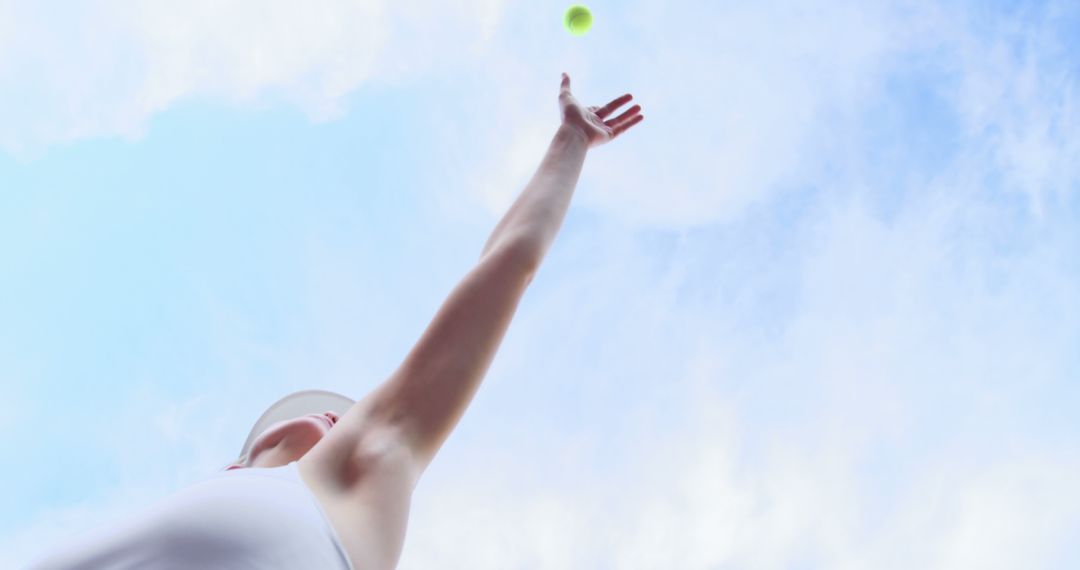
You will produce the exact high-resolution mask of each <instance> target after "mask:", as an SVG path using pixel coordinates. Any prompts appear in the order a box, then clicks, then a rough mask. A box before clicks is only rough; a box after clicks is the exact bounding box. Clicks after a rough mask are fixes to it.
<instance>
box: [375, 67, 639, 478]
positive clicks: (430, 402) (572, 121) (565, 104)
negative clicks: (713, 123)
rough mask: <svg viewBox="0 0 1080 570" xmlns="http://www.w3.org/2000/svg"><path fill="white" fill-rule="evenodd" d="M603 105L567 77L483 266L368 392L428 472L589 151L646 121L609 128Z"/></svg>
mask: <svg viewBox="0 0 1080 570" xmlns="http://www.w3.org/2000/svg"><path fill="white" fill-rule="evenodd" d="M629 100H630V96H629V95H624V96H623V97H620V98H618V99H616V100H615V101H612V102H611V103H610V104H608V105H606V106H605V107H602V108H600V107H589V108H582V107H581V106H580V105H578V104H577V101H576V100H574V98H573V95H571V94H570V79H569V77H566V75H565V74H563V82H562V87H561V91H560V95H559V101H560V106H561V108H562V112H563V123H562V125H561V126H560V127H559V129H558V131H557V132H556V134H555V137H554V139H553V140H552V142H551V146H550V147H549V149H548V152H547V154H546V155H545V157H544V160H543V162H542V163H541V165H540V168H539V170H538V171H537V173H536V175H535V176H533V178H532V180H531V181H530V182H529V184H528V185H527V186H526V187H525V189H524V191H523V192H522V193H521V195H520V196H519V197H518V199H517V201H516V202H515V203H514V205H513V206H512V207H511V208H510V210H509V211H508V212H507V214H506V215H505V216H504V217H503V219H502V221H500V222H499V224H498V225H497V226H496V228H495V231H494V232H493V233H492V235H491V237H490V238H489V239H488V241H487V244H486V245H485V247H484V251H483V253H482V254H481V257H480V261H479V262H478V263H477V265H476V266H475V267H474V268H473V269H472V270H471V271H469V272H468V274H466V275H465V277H464V278H463V279H462V280H461V282H460V283H458V285H457V286H456V287H455V288H454V290H453V291H452V292H451V293H450V296H449V297H447V299H446V301H444V302H443V305H442V306H441V307H440V308H439V311H438V312H437V313H436V315H435V318H434V319H433V320H432V321H431V323H430V324H429V325H428V327H427V329H426V330H425V331H424V333H423V335H422V336H421V338H420V340H419V341H418V342H417V343H416V345H415V346H414V347H413V349H412V351H411V352H409V354H408V355H407V356H406V358H405V360H404V362H403V363H402V364H401V366H400V367H399V368H398V369H397V370H396V371H395V372H394V373H393V374H392V375H391V377H390V378H389V379H387V380H386V381H385V382H384V383H383V384H382V385H380V386H379V387H378V388H377V389H376V391H375V392H374V393H373V395H372V399H371V400H370V401H371V402H372V404H371V405H372V406H373V407H372V408H369V409H371V410H376V411H378V412H379V413H378V416H379V417H382V418H384V420H385V421H386V423H388V424H392V425H393V426H394V427H395V428H396V429H397V431H398V433H400V434H401V436H402V440H403V442H404V443H406V444H407V445H408V447H409V448H410V450H411V451H412V454H413V456H414V457H415V459H416V464H417V465H416V467H417V469H418V471H419V472H422V471H423V470H424V469H426V467H427V465H428V464H429V463H430V462H431V460H432V459H433V458H434V456H435V454H436V452H437V451H438V449H439V448H440V447H441V446H442V444H443V442H444V441H445V440H446V438H447V437H448V436H449V435H450V432H451V431H452V430H453V429H454V427H455V426H456V425H457V423H458V421H459V420H460V419H461V416H462V415H463V414H464V413H465V409H466V408H467V407H468V405H469V403H470V402H471V401H472V398H473V395H474V394H475V393H476V391H477V389H478V388H479V386H480V383H481V381H482V380H483V378H484V375H485V374H486V373H487V369H488V367H489V366H490V365H491V362H492V360H493V359H494V357H495V353H496V351H497V349H498V347H499V344H500V343H501V342H502V339H503V337H504V336H505V334H506V330H507V328H509V326H510V321H511V320H512V319H513V316H514V313H515V311H516V310H517V306H518V302H519V301H520V300H521V297H522V295H523V294H524V292H525V288H526V287H527V286H528V284H529V282H530V281H532V278H533V275H534V274H535V272H536V271H537V269H538V268H539V266H540V262H541V261H542V259H543V257H544V255H545V253H546V251H547V249H548V248H549V247H550V245H551V242H552V241H553V240H554V238H555V234H556V233H557V232H558V230H559V227H560V226H561V225H562V221H563V218H564V217H565V215H566V210H567V208H568V207H569V204H570V198H571V196H572V195H573V192H574V187H575V186H576V184H577V180H578V177H579V176H580V174H581V169H582V165H583V163H584V161H585V153H586V151H587V150H588V149H589V148H591V147H593V146H598V145H599V144H603V143H604V142H607V141H609V140H611V139H613V138H615V137H616V136H618V135H619V134H621V133H622V132H624V131H625V130H626V129H628V128H629V127H630V126H632V125H634V124H636V123H637V122H639V121H640V120H641V117H640V115H636V112H637V111H638V110H639V109H640V108H638V107H636V106H635V107H634V108H632V109H630V110H629V111H627V112H626V113H624V114H623V115H621V116H620V117H619V118H617V119H613V120H610V121H604V119H605V118H606V117H607V116H608V115H609V114H611V113H612V112H613V111H614V110H615V109H616V108H618V107H619V106H620V105H622V104H624V103H626V102H627V101H629Z"/></svg>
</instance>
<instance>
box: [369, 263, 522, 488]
mask: <svg viewBox="0 0 1080 570" xmlns="http://www.w3.org/2000/svg"><path fill="white" fill-rule="evenodd" d="M528 259H529V258H528V257H527V256H524V255H522V252H520V251H516V250H514V249H510V248H505V247H504V248H497V249H494V250H492V251H491V252H489V253H488V254H486V255H485V256H484V257H483V258H482V259H481V260H480V261H479V262H478V263H477V265H476V266H475V267H474V268H473V269H472V270H470V271H469V272H468V274H466V275H465V277H464V278H463V279H462V280H461V281H460V282H459V283H458V284H457V286H456V287H454V289H453V290H452V291H451V292H450V295H449V296H448V297H447V298H446V300H445V301H444V302H443V304H442V306H441V307H440V308H439V310H438V312H437V313H436V314H435V317H434V318H433V319H432V321H431V323H430V324H429V325H428V327H427V328H426V329H425V330H424V332H423V334H422V336H421V337H420V339H419V340H418V341H417V343H416V345H415V346H414V347H413V348H412V350H411V351H410V352H409V354H408V355H407V356H406V357H405V360H404V361H403V362H402V364H401V365H400V366H399V368H398V369H397V370H396V371H395V372H394V373H393V374H392V375H391V376H390V377H389V378H388V379H387V380H386V381H385V382H383V384H382V385H380V386H378V387H377V388H376V390H375V391H373V393H372V394H371V395H370V397H371V406H372V407H373V409H377V410H380V414H379V415H380V416H381V417H383V418H385V420H386V421H387V422H389V423H390V424H393V425H394V426H395V427H396V428H397V431H398V432H399V433H400V434H401V437H402V441H403V443H404V444H405V445H407V446H408V447H409V449H410V451H411V452H412V454H413V456H414V457H415V460H416V462H417V464H418V468H419V469H420V471H423V469H425V468H426V467H427V465H428V464H429V463H430V462H431V460H432V458H433V457H434V456H435V453H436V452H437V451H438V449H439V448H440V447H441V446H442V444H443V442H444V441H445V440H446V438H447V437H448V436H449V435H450V432H451V431H452V430H453V429H454V427H455V426H456V425H457V423H458V421H459V420H460V419H461V416H462V415H463V414H464V413H465V409H466V408H467V407H468V405H469V403H470V402H471V401H472V398H473V396H474V394H475V393H476V391H477V389H478V388H479V386H480V383H481V381H482V380H483V378H484V375H485V374H486V373H487V370H488V367H489V366H490V365H491V362H492V360H493V359H494V357H495V353H496V352H497V350H498V348H499V345H500V343H501V342H502V339H503V337H504V336H505V333H506V331H507V329H508V328H509V326H510V322H511V320H512V319H513V316H514V313H515V311H516V310H517V306H518V302H519V301H520V300H521V297H522V295H523V294H524V292H525V289H526V287H527V286H528V284H529V282H530V281H531V280H532V276H533V274H534V273H535V265H531V264H529V263H526V261H527V260H528Z"/></svg>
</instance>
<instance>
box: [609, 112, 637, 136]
mask: <svg viewBox="0 0 1080 570" xmlns="http://www.w3.org/2000/svg"><path fill="white" fill-rule="evenodd" d="M644 120H645V115H638V116H636V117H634V118H633V119H630V120H629V121H627V122H625V123H623V124H621V125H619V126H617V127H615V133H614V134H613V135H612V137H617V136H619V135H621V134H623V133H625V132H626V130H627V129H629V128H630V127H632V126H634V125H636V124H638V123H640V122H641V121H644Z"/></svg>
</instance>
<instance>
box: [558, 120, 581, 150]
mask: <svg viewBox="0 0 1080 570" xmlns="http://www.w3.org/2000/svg"><path fill="white" fill-rule="evenodd" d="M555 138H556V139H562V140H565V141H567V142H570V143H581V144H582V146H584V147H585V149H586V150H588V148H589V135H587V134H585V131H583V130H582V129H581V128H579V127H575V126H573V125H568V124H566V123H563V124H561V125H559V130H558V131H557V132H556V133H555Z"/></svg>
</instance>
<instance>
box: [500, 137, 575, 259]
mask: <svg viewBox="0 0 1080 570" xmlns="http://www.w3.org/2000/svg"><path fill="white" fill-rule="evenodd" d="M587 151H588V143H587V141H586V139H585V135H584V134H582V133H581V132H579V131H577V130H575V129H574V128H572V127H566V126H565V125H564V126H560V127H559V130H558V131H556V133H555V137H554V138H553V139H552V141H551V146H549V147H548V151H547V154H546V155H545V156H544V160H543V162H541V163H540V168H539V169H538V170H537V171H536V174H534V175H533V177H532V180H530V181H529V183H528V185H526V186H525V189H524V190H522V192H521V194H520V195H519V196H518V197H517V200H516V201H514V204H513V205H512V206H510V209H509V210H507V212H506V214H505V215H504V216H503V218H502V220H500V221H499V223H498V225H496V226H495V231H493V232H492V233H491V237H490V238H488V241H487V243H486V244H485V245H484V251H483V253H481V255H480V256H481V258H482V257H483V256H484V255H485V254H487V252H488V251H489V250H490V249H491V248H492V247H494V246H496V245H499V246H500V247H502V246H510V247H515V248H518V251H520V252H522V253H521V255H523V256H525V257H526V258H527V259H526V262H527V263H529V264H530V266H531V267H533V268H536V267H539V265H540V262H541V261H542V260H543V258H544V256H545V255H546V254H547V250H548V249H549V248H550V247H551V243H552V242H553V241H555V235H556V234H557V233H558V232H559V228H560V227H562V223H563V219H564V218H566V211H567V210H568V209H569V208H570V199H571V198H572V197H573V195H574V188H575V187H576V186H577V181H578V178H579V177H580V176H581V169H582V167H583V166H584V164H585V154H586V152H587Z"/></svg>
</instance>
